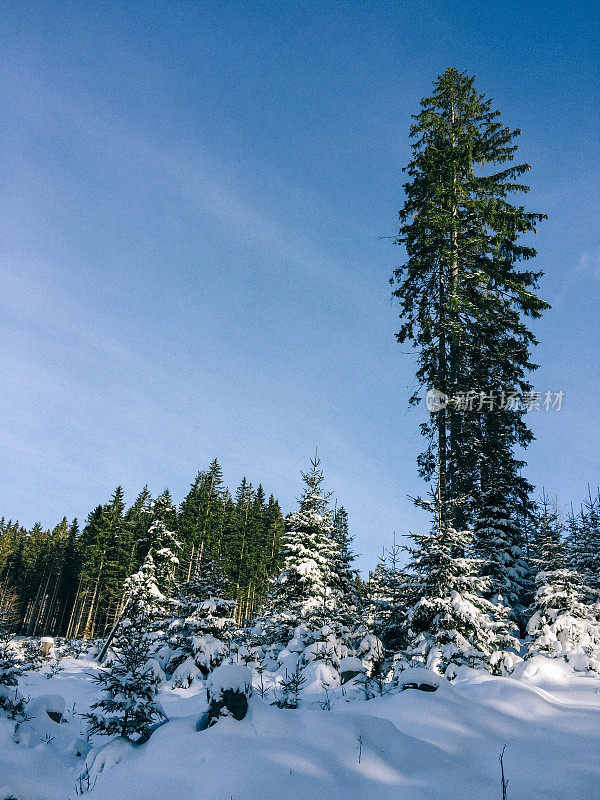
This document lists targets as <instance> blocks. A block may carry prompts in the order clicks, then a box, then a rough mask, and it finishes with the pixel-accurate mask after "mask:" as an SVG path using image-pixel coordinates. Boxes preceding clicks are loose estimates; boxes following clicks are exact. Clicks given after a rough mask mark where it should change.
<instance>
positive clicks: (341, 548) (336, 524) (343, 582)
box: [332, 506, 359, 623]
mask: <svg viewBox="0 0 600 800" xmlns="http://www.w3.org/2000/svg"><path fill="white" fill-rule="evenodd" d="M332 536H333V540H334V542H335V545H336V552H335V555H334V562H333V571H334V573H335V576H336V578H335V589H336V590H337V592H338V595H339V598H340V599H339V604H338V609H337V611H338V615H339V616H340V617H342V616H343V617H345V621H346V622H347V623H350V622H351V621H352V619H353V618H354V617H356V614H357V609H358V606H359V596H358V587H357V584H356V570H354V569H353V568H352V563H353V561H354V558H355V556H354V553H353V552H352V549H351V545H352V540H353V538H354V537H353V536H351V535H350V532H349V527H348V512H347V511H346V509H345V508H344V506H340V507H339V508H336V510H335V513H334V515H333V528H332Z"/></svg>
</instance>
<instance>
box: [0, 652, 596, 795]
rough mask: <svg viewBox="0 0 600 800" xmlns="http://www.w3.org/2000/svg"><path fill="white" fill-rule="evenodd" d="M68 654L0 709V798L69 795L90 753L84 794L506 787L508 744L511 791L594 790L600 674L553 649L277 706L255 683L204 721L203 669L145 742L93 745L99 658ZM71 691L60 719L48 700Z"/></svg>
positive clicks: (173, 698)
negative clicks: (516, 660)
mask: <svg viewBox="0 0 600 800" xmlns="http://www.w3.org/2000/svg"><path fill="white" fill-rule="evenodd" d="M61 664H62V666H63V670H62V671H61V672H59V673H58V674H56V675H54V676H52V677H51V678H50V679H47V678H46V677H45V675H44V673H45V672H47V670H48V667H47V666H45V667H43V668H42V670H41V671H38V672H29V673H26V674H25V675H24V676H23V677H22V678H21V681H20V690H21V692H22V693H23V694H24V695H25V696H29V697H31V700H30V702H29V704H28V706H27V713H28V716H29V717H30V719H29V721H27V722H25V723H23V724H21V725H19V726H18V728H17V730H16V732H15V724H14V722H11V721H10V720H8V719H6V718H0V800H7V798H15V799H16V800H74V798H76V797H77V796H78V794H79V793H80V791H81V790H82V789H83V790H85V789H87V778H86V779H85V780H83V781H82V780H79V776H80V775H81V774H82V772H85V764H86V763H87V765H88V767H89V782H90V785H91V786H93V788H92V789H91V791H90V793H89V797H90V800H118V799H121V798H123V799H125V798H126V799H127V800H320V799H321V798H323V800H325V799H327V800H354V798H367V800H379V799H381V800H392V799H393V800H405V798H406V800H408V799H409V798H410V800H435V799H436V798H439V799H440V800H496V798H498V800H499V798H500V797H501V791H500V781H499V776H500V770H499V763H498V755H499V753H500V751H501V750H502V748H503V747H504V745H506V750H505V756H504V760H505V769H506V774H507V777H508V779H509V786H508V798H509V800H554V799H556V800H595V798H599V797H600V679H599V678H598V676H595V677H594V676H593V675H591V674H589V673H587V674H586V673H577V672H574V671H573V670H572V669H571V667H569V666H568V665H566V664H565V663H564V662H563V661H562V660H559V659H556V660H548V659H545V658H543V657H540V656H538V657H535V658H533V659H531V660H530V661H527V662H524V663H523V664H520V665H519V666H518V667H517V670H516V671H515V673H514V674H513V676H512V677H510V678H500V677H491V676H490V675H488V674H487V673H485V672H481V671H478V672H474V671H471V670H467V669H464V670H463V671H462V672H461V674H460V675H459V676H458V677H457V679H456V680H455V681H454V682H453V683H450V682H448V681H446V680H445V679H444V680H441V681H440V685H439V688H438V689H437V691H435V692H422V691H417V690H414V689H406V690H405V691H399V690H398V689H395V690H392V691H391V692H389V693H388V694H386V695H384V696H383V697H378V698H375V699H373V700H370V701H365V700H360V699H356V696H355V698H354V699H353V700H352V702H348V701H347V698H344V697H341V696H340V695H339V693H336V694H334V696H333V702H332V709H331V710H330V711H328V710H324V709H322V708H321V707H320V706H319V705H318V702H317V701H318V700H319V699H321V700H322V698H319V697H316V696H314V697H313V699H312V700H311V698H310V695H309V696H308V697H306V698H305V700H304V703H303V706H302V707H301V708H299V709H297V710H282V709H280V708H277V707H274V706H271V705H270V703H269V697H268V696H267V697H265V698H264V699H261V698H260V697H259V696H257V695H256V694H255V695H254V696H253V697H252V698H251V699H250V708H249V712H248V715H247V716H246V718H245V719H244V720H242V721H241V722H238V721H236V720H234V719H232V718H224V719H220V720H218V721H217V723H216V725H215V726H214V727H211V728H209V729H207V730H201V731H197V730H196V724H197V722H198V720H199V719H200V718H202V717H203V715H204V714H205V712H206V710H207V702H206V693H205V690H204V688H203V685H202V684H201V683H200V682H197V681H196V682H194V684H193V685H192V686H191V687H190V688H189V689H169V688H167V689H163V690H162V691H161V692H160V694H159V698H158V699H159V700H160V702H161V704H162V706H163V708H164V710H165V712H166V713H167V715H168V717H169V721H168V722H167V723H166V724H164V725H163V726H162V727H160V728H159V729H158V730H157V731H155V733H154V734H153V735H152V737H151V739H150V740H149V741H148V742H147V743H146V744H143V745H141V746H137V747H135V746H133V745H130V744H129V743H127V742H125V741H114V742H112V743H109V744H107V742H106V739H101V738H98V737H96V738H95V740H94V741H93V742H92V745H93V749H92V750H91V751H90V752H89V753H88V752H87V750H88V749H89V747H90V745H89V744H86V742H85V736H84V730H85V725H84V722H83V720H82V719H81V717H80V716H79V714H81V713H82V712H84V711H86V710H87V709H88V708H89V705H90V703H91V702H92V700H93V698H95V697H96V696H97V693H98V688H97V686H95V685H94V684H93V683H92V682H91V679H90V677H89V673H90V672H93V670H94V669H95V667H96V666H97V665H96V664H95V662H94V661H93V660H90V659H89V658H86V657H83V658H80V659H77V660H76V659H64V660H63V661H62V662H61ZM49 695H50V696H51V697H48V696H49ZM44 696H46V697H44ZM61 698H62V699H61ZM63 699H64V709H65V710H64V714H63V716H64V721H63V722H60V723H59V722H56V721H54V720H53V719H51V718H50V717H49V716H48V714H47V710H49V711H51V712H54V713H55V714H56V712H59V713H60V712H61V709H62V708H63ZM100 748H102V749H100Z"/></svg>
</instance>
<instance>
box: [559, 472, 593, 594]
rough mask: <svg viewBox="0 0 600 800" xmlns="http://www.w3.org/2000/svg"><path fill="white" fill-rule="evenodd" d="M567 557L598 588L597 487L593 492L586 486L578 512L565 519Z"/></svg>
mask: <svg viewBox="0 0 600 800" xmlns="http://www.w3.org/2000/svg"><path fill="white" fill-rule="evenodd" d="M565 544H566V558H567V561H568V565H569V566H570V567H571V568H572V569H574V570H575V571H576V572H578V573H579V574H580V575H581V576H582V578H583V579H584V581H585V582H586V584H587V585H588V586H591V587H593V588H594V589H597V590H600V490H599V491H598V492H597V493H596V495H595V496H594V495H592V492H591V489H590V488H589V487H588V496H587V498H586V499H585V501H584V503H583V505H582V506H581V510H580V512H579V514H578V515H575V514H574V513H573V510H572V509H571V514H570V515H569V519H568V521H567V538H566V543H565Z"/></svg>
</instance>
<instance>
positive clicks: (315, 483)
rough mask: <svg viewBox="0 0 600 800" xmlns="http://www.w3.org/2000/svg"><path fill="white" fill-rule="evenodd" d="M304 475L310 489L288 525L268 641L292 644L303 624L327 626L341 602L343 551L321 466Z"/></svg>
mask: <svg viewBox="0 0 600 800" xmlns="http://www.w3.org/2000/svg"><path fill="white" fill-rule="evenodd" d="M311 463H312V470H311V471H310V472H307V473H302V477H303V479H304V482H305V484H306V486H305V489H304V492H303V494H302V497H301V498H300V508H299V510H298V511H296V512H294V513H293V514H291V515H290V516H289V517H288V518H287V520H286V532H285V536H284V538H283V543H282V553H281V557H282V560H283V569H282V572H281V574H280V575H279V577H278V578H277V580H276V582H275V584H274V586H273V590H272V592H271V596H270V598H269V601H268V603H267V614H266V622H267V624H268V626H269V628H270V636H271V638H272V637H275V638H279V639H280V641H282V642H283V641H286V642H287V641H288V640H289V639H290V638H291V635H292V633H293V630H294V628H295V627H296V626H298V625H300V624H301V623H309V622H310V623H315V624H317V623H320V624H324V623H325V622H326V621H327V620H328V618H329V616H330V614H331V613H335V612H336V609H337V607H338V604H339V603H340V601H341V600H342V599H343V598H342V594H341V590H340V588H339V585H338V575H337V573H336V569H335V568H336V565H337V564H338V563H339V559H340V555H339V548H338V547H337V544H336V542H335V540H334V538H333V526H332V520H331V513H330V512H329V511H328V509H327V502H328V496H327V495H325V494H323V492H322V489H321V484H322V482H323V473H322V471H321V470H320V469H319V463H320V462H319V460H318V459H316V458H315V460H313V461H312V462H311Z"/></svg>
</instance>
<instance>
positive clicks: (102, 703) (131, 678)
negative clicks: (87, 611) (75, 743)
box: [83, 603, 166, 743]
mask: <svg viewBox="0 0 600 800" xmlns="http://www.w3.org/2000/svg"><path fill="white" fill-rule="evenodd" d="M129 614H130V616H129V617H128V618H126V619H124V620H122V622H121V624H120V626H119V628H118V630H117V633H116V635H115V638H114V640H113V644H112V658H111V660H110V663H109V664H108V666H107V668H106V669H103V670H102V671H101V672H99V673H98V675H97V676H95V677H94V682H95V683H97V684H98V685H99V686H100V687H101V688H102V692H103V694H102V697H101V698H100V699H99V700H98V701H97V702H96V703H94V704H93V705H92V706H91V709H92V710H91V711H90V713H88V714H83V717H84V719H86V720H87V722H88V733H89V734H95V733H97V734H100V735H104V736H114V735H118V736H121V737H123V738H125V739H128V740H130V741H132V742H136V743H141V742H144V741H146V740H147V739H148V737H149V736H150V734H151V732H152V729H153V728H154V726H155V724H156V722H157V721H161V720H165V719H166V716H165V714H164V712H163V711H162V709H161V708H160V706H159V705H158V704H157V703H156V701H155V695H156V679H155V677H154V672H153V669H152V666H151V665H149V663H148V660H149V655H150V644H149V642H148V639H147V637H146V626H147V619H146V617H145V615H144V613H143V609H142V608H141V607H140V606H139V605H137V604H135V603H134V604H131V605H130V607H129Z"/></svg>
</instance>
